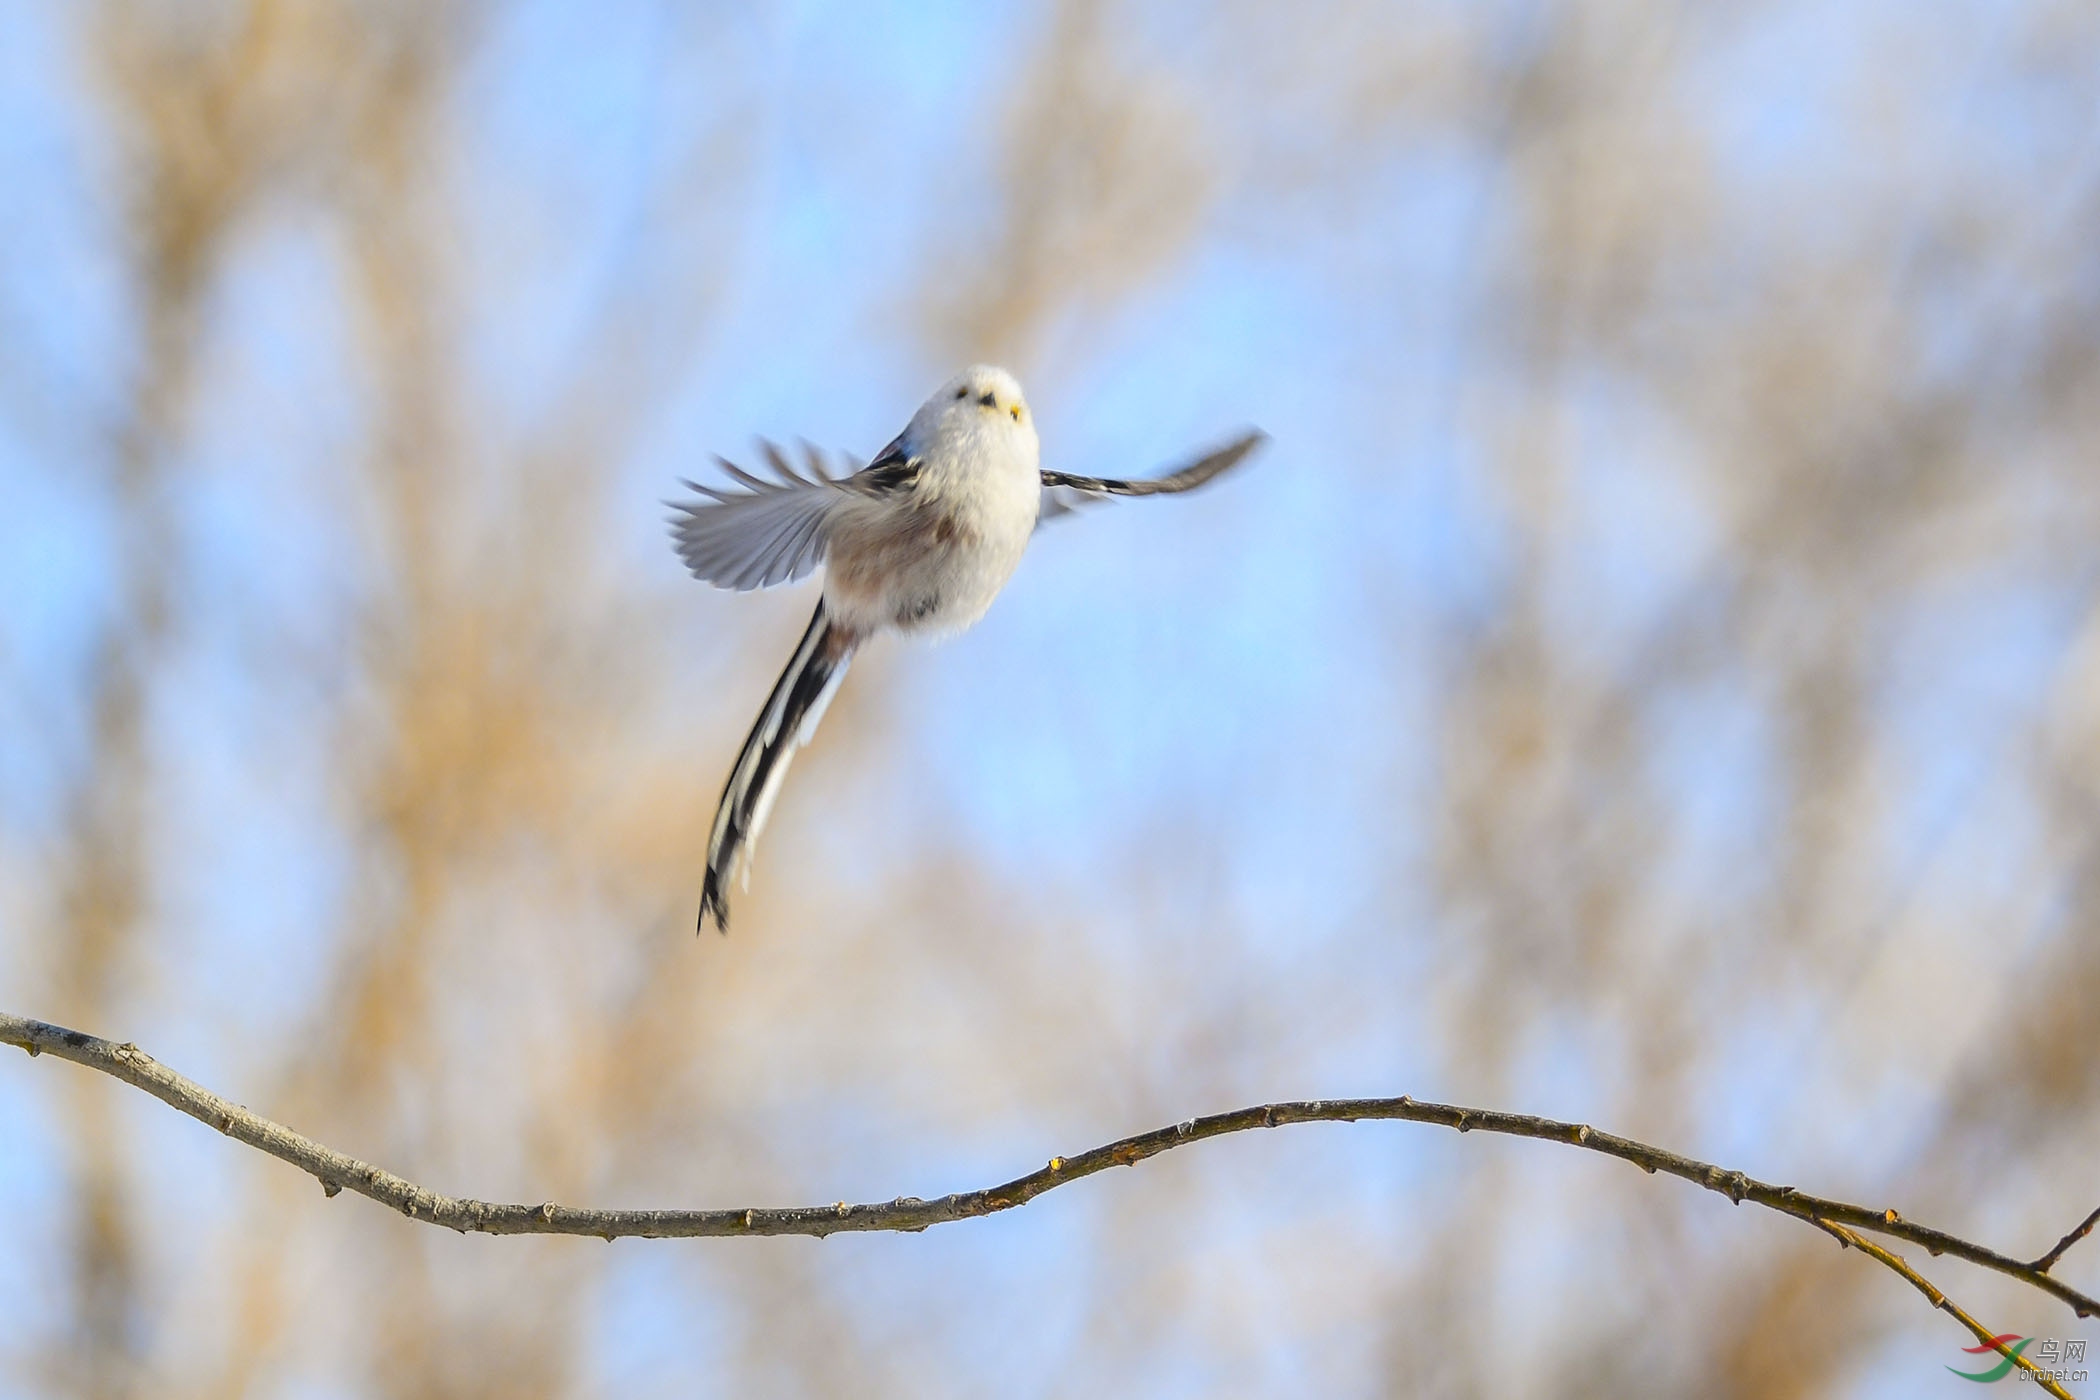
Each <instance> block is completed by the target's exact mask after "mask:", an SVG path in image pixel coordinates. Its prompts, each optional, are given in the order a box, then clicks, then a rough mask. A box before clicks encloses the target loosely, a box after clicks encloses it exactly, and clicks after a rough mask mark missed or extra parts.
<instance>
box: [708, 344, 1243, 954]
mask: <svg viewBox="0 0 2100 1400" xmlns="http://www.w3.org/2000/svg"><path fill="white" fill-rule="evenodd" d="M1260 440H1261V435H1260V434H1259V433H1250V434H1247V435H1246V436H1244V437H1242V438H1240V439H1239V440H1238V441H1236V442H1233V443H1232V444H1230V445H1228V446H1226V447H1223V448H1221V449H1219V450H1218V451H1216V452H1212V453H1210V454H1209V455H1207V456H1205V457H1202V458H1200V459H1198V460H1197V461H1195V462H1193V463H1191V464H1190V465H1188V466H1187V467H1185V468H1183V469H1182V470H1181V471H1179V472H1176V473H1174V474H1172V475H1170V476H1167V477H1162V478H1159V479H1157V480H1152V481H1117V480H1112V479H1107V478H1097V477H1080V476H1071V475H1068V474H1065V473H1060V472H1046V471H1043V470H1042V466H1041V449H1040V444H1039V443H1038V441H1037V439H1036V432H1035V418H1034V415H1032V414H1031V413H1030V412H1029V410H1028V403H1027V400H1025V399H1024V398H1023V397H1022V395H1021V386H1020V385H1019V384H1018V383H1016V382H1015V381H1014V377H1013V376H1012V375H1010V374H1008V373H1007V372H1006V371H1005V370H1003V369H997V368H994V367H992V366H990V365H975V366H972V367H971V368H969V369H966V370H964V371H963V372H962V373H961V374H958V375H956V376H955V377H954V378H953V379H951V380H949V381H948V382H947V383H946V384H944V385H942V386H941V387H940V388H939V389H937V390H935V391H934V395H933V397H932V398H930V399H928V400H927V401H926V402H925V403H924V404H923V405H921V406H920V408H919V411H918V412H917V413H915V414H913V415H912V419H911V422H910V423H909V424H907V425H906V426H905V429H904V431H903V432H902V433H899V434H898V435H897V437H896V439H895V440H894V441H893V442H891V443H890V445H889V446H888V447H885V448H884V449H883V450H882V451H881V452H879V453H877V454H876V457H875V460H874V461H872V462H870V463H868V465H867V466H866V467H864V468H862V469H861V470H859V471H857V472H854V473H853V474H852V475H850V476H846V477H842V478H833V477H831V476H830V475H828V474H827V473H826V472H825V470H824V467H823V465H822V458H821V457H820V456H819V455H818V454H817V452H816V451H815V450H814V449H811V450H810V454H809V471H808V473H807V474H804V473H801V472H798V471H797V470H796V469H795V468H794V467H793V466H792V465H790V464H789V462H788V460H787V458H786V457H785V456H783V455H782V454H781V453H780V451H779V450H778V449H777V448H774V447H772V446H771V445H770V444H767V445H765V447H764V451H765V454H766V458H767V460H768V462H769V463H770V464H771V466H772V468H773V470H774V472H775V474H776V476H777V478H778V479H777V480H773V481H768V480H765V479H763V478H760V477H757V476H754V475H752V474H751V473H749V472H746V471H744V470H743V469H742V468H740V467H737V466H735V465H734V464H732V463H730V462H727V461H722V462H721V465H722V469H723V471H724V473H725V474H726V475H727V476H728V477H729V478H730V480H731V481H732V482H734V483H735V486H734V487H731V488H725V487H710V486H702V485H699V484H697V483H695V482H687V483H686V485H688V486H690V487H691V488H692V489H693V490H694V491H695V492H697V493H698V494H699V495H700V496H701V497H702V499H700V500H697V501H692V502H687V503H684V504H681V505H678V506H677V507H676V509H677V511H678V515H677V516H676V517H674V518H673V520H672V522H671V533H672V536H673V538H674V539H675V540H676V542H677V548H678V553H679V557H681V558H682V559H684V560H685V563H686V567H688V568H689V569H691V570H692V572H693V574H694V576H695V577H697V578H700V579H703V580H705V581H707V582H709V583H713V584H716V585H719V586H721V587H724V588H735V589H749V588H763V587H766V586H767V585H769V584H774V583H783V582H787V581H788V580H791V579H797V578H801V577H802V576H803V575H804V574H807V573H808V572H809V571H810V570H812V569H814V568H815V567H816V566H817V565H818V564H823V565H824V596H823V598H822V600H821V601H820V602H819V603H818V604H817V610H816V615H815V616H814V617H812V618H811V619H810V623H809V629H808V630H807V631H806V632H804V633H803V636H802V642H801V644H800V645H799V646H797V647H796V649H795V654H794V656H793V657H792V658H791V659H790V660H789V662H788V666H787V669H786V670H785V671H783V672H782V673H781V676H780V679H779V680H778V681H777V682H775V683H774V686H773V691H772V693H771V694H770V695H769V696H767V698H766V703H765V706H764V708H762V709H761V710H760V711H759V715H758V721H757V723H755V724H754V725H752V727H751V732H750V734H749V735H748V736H746V738H745V739H744V746H743V749H742V750H741V751H740V752H739V753H738V755H737V761H736V765H735V767H733V768H732V769H731V770H730V773H729V781H728V783H727V784H726V785H725V786H724V788H723V790H722V801H721V805H720V806H719V807H718V808H717V809H716V811H715V821H714V828H713V830H712V832H711V833H710V835H709V837H708V843H707V873H706V876H705V878H704V880H703V882H702V884H701V891H700V920H701V923H702V924H703V925H704V924H705V923H706V921H707V920H708V918H709V917H712V918H713V919H714V921H715V924H716V926H717V927H718V928H721V929H723V930H725V931H726V930H727V928H728V923H729V903H728V883H729V880H730V878H731V876H732V875H733V874H735V873H737V872H739V871H745V870H748V868H749V867H748V862H749V860H750V855H751V848H752V845H753V843H754V842H756V840H757V839H758V834H759V831H760V829H761V828H763V827H764V825H765V821H766V816H767V814H768V813H769V812H770V811H771V810H772V805H773V799H774V798H775V797H776V796H777V795H778V794H779V791H780V785H781V782H782V780H783V779H784V778H785V777H786V776H787V770H788V764H789V762H790V761H791V760H792V759H793V757H794V752H795V750H796V749H797V748H799V747H800V746H801V745H803V744H805V743H807V742H808V741H809V738H810V735H811V734H813V733H814V732H815V730H816V726H817V721H818V720H819V719H821V718H822V717H823V713H824V708H825V706H827V705H828V704H830V702H831V697H832V695H833V693H834V692H835V691H836V690H837V689H838V685H839V682H840V681H841V680H843V679H844V678H845V674H846V667H847V666H848V664H849V663H850V662H851V661H852V659H853V653H854V651H855V649H856V648H858V647H859V646H860V645H861V643H863V642H865V641H867V640H868V639H869V638H870V637H873V636H875V635H876V634H878V633H881V632H908V633H917V634H922V635H923V634H929V633H930V634H943V633H952V632H959V631H961V630H962V629H963V628H965V627H968V626H969V625H970V624H971V623H973V622H976V621H977V620H978V619H979V618H981V617H983V616H984V614H985V610H986V609H988V608H989V607H991V605H992V599H993V598H995V597H997V596H998V593H999V590H1000V589H1001V588H1003V587H1004V586H1005V585H1006V580H1007V579H1008V578H1009V577H1011V576H1012V574H1013V571H1014V566H1015V565H1017V564H1019V563H1020V562H1021V554H1022V551H1024V550H1025V549H1026V548H1027V547H1028V537H1029V536H1030V535H1031V534H1033V533H1034V532H1035V528H1036V524H1037V522H1038V520H1040V519H1041V518H1042V517H1043V516H1044V515H1045V514H1061V513H1063V512H1065V511H1067V510H1069V509H1071V506H1072V503H1073V502H1074V501H1077V500H1085V499H1094V498H1098V497H1100V496H1102V495H1158V494H1162V493H1172V492H1179V491H1187V490H1190V489H1192V488H1194V487H1196V486H1200V485H1202V484H1203V483H1204V482H1206V481H1208V480H1210V479H1211V478H1212V477H1214V476H1216V475H1218V474H1219V473H1220V472H1223V471H1225V470H1226V469H1228V468H1230V467H1231V466H1233V465H1234V464H1235V463H1237V462H1238V461H1240V460H1241V459H1242V458H1243V457H1245V456H1246V455H1247V454H1248V453H1249V452H1251V451H1252V450H1253V449H1254V447H1255V446H1256V445H1257V444H1258V443H1259V442H1260ZM718 460H720V459H718Z"/></svg>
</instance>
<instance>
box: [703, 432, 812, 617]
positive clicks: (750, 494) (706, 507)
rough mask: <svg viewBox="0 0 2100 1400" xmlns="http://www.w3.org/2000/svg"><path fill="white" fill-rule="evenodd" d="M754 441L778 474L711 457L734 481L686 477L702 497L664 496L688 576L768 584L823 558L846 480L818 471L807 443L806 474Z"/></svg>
mask: <svg viewBox="0 0 2100 1400" xmlns="http://www.w3.org/2000/svg"><path fill="white" fill-rule="evenodd" d="M758 446H759V451H760V452H761V453H762V454H763V455H764V456H765V459H766V464H767V465H768V466H770V467H771V468H772V469H773V472H774V474H775V476H776V477H778V480H775V481H768V480H766V479H765V478H763V477H758V476H753V475H752V474H751V473H750V472H747V471H745V470H744V469H743V468H742V467H739V466H737V465H736V464H735V463H734V462H731V461H729V460H728V459H726V458H722V457H717V458H715V461H716V462H717V463H719V464H720V465H721V468H722V471H723V473H724V474H725V475H726V476H727V477H728V478H729V480H730V481H731V482H733V483H734V486H722V487H715V486H702V485H700V484H699V483H698V482H695V481H688V482H686V483H684V484H685V486H686V488H687V489H688V490H691V491H694V492H696V493H698V494H699V495H700V496H701V497H702V498H703V499H701V500H697V501H670V502H666V504H667V505H669V506H670V507H671V508H672V510H673V511H675V512H676V514H674V515H673V516H672V517H671V538H672V539H673V540H674V541H675V542H676V546H677V549H678V557H679V558H681V559H683V560H685V566H686V567H687V568H688V569H691V570H692V571H693V577H695V578H697V579H701V580H703V581H705V582H707V583H712V584H714V585H715V586H717V587H718V588H734V589H737V590H739V591H742V590H744V589H750V588H766V587H769V586H770V585H772V584H776V583H786V582H788V581H790V580H792V579H798V578H801V577H802V576H803V575H804V574H806V573H808V572H809V571H810V570H811V569H814V568H815V567H816V566H817V565H818V564H820V563H822V562H823V561H824V547H825V545H826V543H827V542H828V524H829V521H830V518H831V513H832V511H833V509H834V508H835V507H836V506H837V505H838V503H839V502H840V501H841V500H843V499H844V498H845V495H846V487H845V485H844V482H843V481H841V480H839V479H836V478H834V477H832V476H831V474H830V473H829V472H827V471H826V470H825V469H824V456H823V454H822V453H821V452H819V451H818V450H817V449H816V448H814V447H811V446H810V445H809V444H808V443H804V444H803V445H802V451H803V455H804V457H805V458H806V460H807V463H808V466H807V469H806V474H805V473H804V472H798V471H796V470H795V468H794V467H793V466H792V465H791V464H790V463H789V462H788V459H787V454H786V453H784V452H782V451H781V450H780V449H779V448H777V447H775V446H774V445H773V444H772V443H770V442H766V441H763V440H761V441H760V442H759V444H758ZM849 479H850V478H849ZM737 487H741V488H742V489H741V490H739V489H736V488H737Z"/></svg>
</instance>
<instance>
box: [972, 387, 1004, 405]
mask: <svg viewBox="0 0 2100 1400" xmlns="http://www.w3.org/2000/svg"><path fill="white" fill-rule="evenodd" d="M977 402H979V403H981V404H983V405H984V406H985V407H986V408H997V407H998V406H999V396H998V395H997V394H995V393H993V392H992V391H991V390H989V389H987V390H985V391H984V392H983V393H982V394H980V395H978V397H977Z"/></svg>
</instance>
